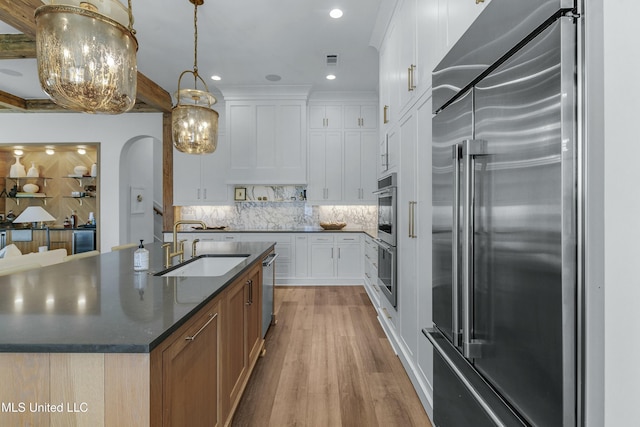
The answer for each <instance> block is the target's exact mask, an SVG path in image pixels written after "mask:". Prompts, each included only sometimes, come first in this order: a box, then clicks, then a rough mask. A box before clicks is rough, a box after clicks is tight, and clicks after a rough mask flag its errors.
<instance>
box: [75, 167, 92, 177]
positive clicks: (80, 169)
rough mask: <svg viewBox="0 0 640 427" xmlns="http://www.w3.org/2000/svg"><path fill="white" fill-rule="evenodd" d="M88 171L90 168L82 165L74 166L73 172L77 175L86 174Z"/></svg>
mask: <svg viewBox="0 0 640 427" xmlns="http://www.w3.org/2000/svg"><path fill="white" fill-rule="evenodd" d="M87 172H89V168H87V167H86V166H82V165H81V166H76V167H75V168H73V173H75V174H76V175H84V174H86V173H87Z"/></svg>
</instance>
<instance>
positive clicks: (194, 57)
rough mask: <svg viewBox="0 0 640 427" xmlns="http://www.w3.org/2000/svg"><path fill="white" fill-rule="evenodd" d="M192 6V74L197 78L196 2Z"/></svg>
mask: <svg viewBox="0 0 640 427" xmlns="http://www.w3.org/2000/svg"><path fill="white" fill-rule="evenodd" d="M129 1H131V0H129ZM193 4H194V8H193V73H194V74H195V75H196V77H197V76H198V2H197V1H195V2H193ZM196 84H197V83H196Z"/></svg>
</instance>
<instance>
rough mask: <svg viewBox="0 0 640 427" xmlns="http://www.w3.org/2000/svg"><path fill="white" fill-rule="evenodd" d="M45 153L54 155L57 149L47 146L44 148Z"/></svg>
mask: <svg viewBox="0 0 640 427" xmlns="http://www.w3.org/2000/svg"><path fill="white" fill-rule="evenodd" d="M44 152H45V153H47V154H48V155H50V156H53V155H54V154H56V152H55V150H54V149H53V148H47V149H46V150H44Z"/></svg>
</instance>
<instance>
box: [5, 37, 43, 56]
mask: <svg viewBox="0 0 640 427" xmlns="http://www.w3.org/2000/svg"><path fill="white" fill-rule="evenodd" d="M35 57H36V42H35V41H34V40H33V39H32V38H31V37H29V36H25V35H24V34H0V59H24V58H35Z"/></svg>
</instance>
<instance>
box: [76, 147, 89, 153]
mask: <svg viewBox="0 0 640 427" xmlns="http://www.w3.org/2000/svg"><path fill="white" fill-rule="evenodd" d="M78 154H87V150H85V149H84V148H78Z"/></svg>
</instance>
